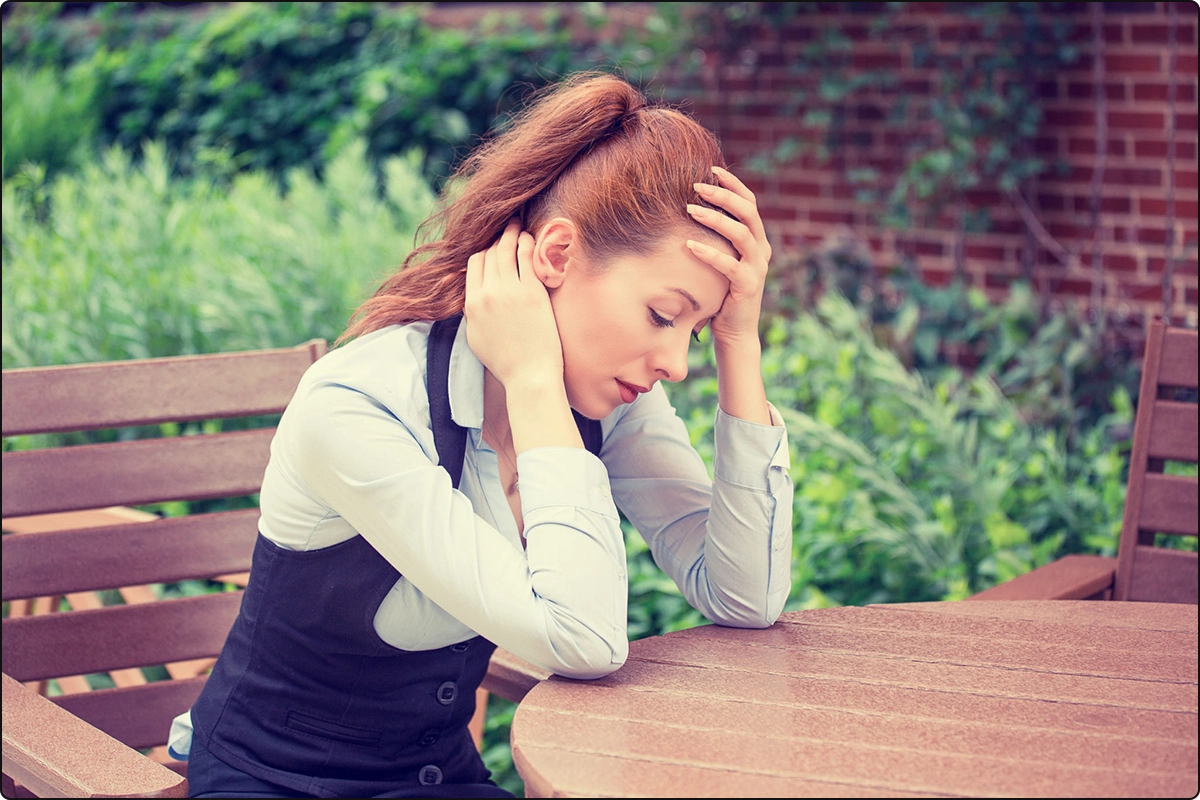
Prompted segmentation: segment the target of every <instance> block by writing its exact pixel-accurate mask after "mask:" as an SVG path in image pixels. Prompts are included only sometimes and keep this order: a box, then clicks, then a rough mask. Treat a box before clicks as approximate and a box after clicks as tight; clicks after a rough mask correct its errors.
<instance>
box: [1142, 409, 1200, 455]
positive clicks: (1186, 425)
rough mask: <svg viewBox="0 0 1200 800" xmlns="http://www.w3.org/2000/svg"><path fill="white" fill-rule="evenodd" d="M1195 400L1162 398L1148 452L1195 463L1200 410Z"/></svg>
mask: <svg viewBox="0 0 1200 800" xmlns="http://www.w3.org/2000/svg"><path fill="white" fill-rule="evenodd" d="M1196 408H1197V407H1196V404H1195V403H1178V402H1175V401H1173V400H1159V401H1158V402H1157V403H1156V404H1155V406H1154V421H1153V425H1152V426H1151V429H1150V444H1149V450H1148V452H1147V455H1148V456H1149V457H1150V458H1161V459H1166V460H1169V461H1190V462H1195V461H1196V456H1197V445H1196V441H1197V423H1196V420H1197V412H1196Z"/></svg>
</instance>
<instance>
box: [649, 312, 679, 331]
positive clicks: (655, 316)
mask: <svg viewBox="0 0 1200 800" xmlns="http://www.w3.org/2000/svg"><path fill="white" fill-rule="evenodd" d="M650 321H651V322H653V323H654V325H655V326H656V327H659V328H674V327H675V320H671V319H667V318H666V317H664V316H661V315H660V314H659V313H658V312H657V311H655V310H654V309H653V308H652V309H650Z"/></svg>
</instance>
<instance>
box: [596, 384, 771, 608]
mask: <svg viewBox="0 0 1200 800" xmlns="http://www.w3.org/2000/svg"><path fill="white" fill-rule="evenodd" d="M770 413H771V421H772V423H773V424H772V425H760V424H757V423H753V422H747V421H745V420H741V419H737V418H735V417H731V416H729V415H728V414H726V413H725V412H724V411H721V410H719V409H718V411H717V416H716V421H715V428H714V445H715V448H714V456H713V478H712V479H710V478H709V476H708V472H707V470H706V469H705V466H704V463H703V461H702V460H701V458H700V456H699V454H698V453H697V452H696V450H695V448H694V447H692V444H691V441H690V439H689V437H688V432H687V428H686V426H685V425H684V423H683V421H682V420H680V419H679V417H678V416H677V415H676V413H675V410H674V409H673V408H672V407H671V404H670V402H669V401H668V399H667V397H666V393H665V392H663V391H662V388H661V386H658V387H655V389H654V390H652V391H651V392H649V393H647V394H645V395H642V396H641V397H639V398H638V400H637V401H636V402H635V403H633V404H631V405H630V406H629V407H628V408H627V409H626V412H625V413H624V414H623V415H622V416H621V417H620V419H619V420H617V421H616V423H615V425H614V426H613V428H612V430H611V432H610V433H609V435H608V438H607V439H606V441H605V446H604V451H603V453H602V455H603V457H604V462H605V464H606V465H607V466H608V470H609V474H610V475H611V476H612V486H613V493H614V496H615V498H616V502H617V505H618V506H619V507H620V508H621V509H622V510H623V511H624V512H625V515H626V516H627V517H628V518H629V521H630V522H631V523H632V524H633V525H634V527H635V528H637V530H638V531H639V533H641V535H642V537H643V538H644V539H645V540H646V543H647V545H648V546H649V548H650V552H651V554H652V556H653V557H654V561H655V563H656V564H658V566H659V568H661V569H662V570H663V571H664V572H665V573H666V574H667V575H669V576H670V577H671V579H672V580H673V581H674V582H675V584H676V585H677V586H678V587H679V589H680V591H681V592H682V593H683V595H684V597H685V598H686V599H687V601H688V602H689V603H690V604H691V605H692V606H693V607H694V608H696V609H697V610H699V611H700V612H701V613H702V614H704V616H705V617H707V618H708V619H710V620H712V621H713V622H715V623H717V624H719V625H729V626H734V627H748V628H759V627H766V626H769V625H772V624H773V623H774V622H775V620H776V619H778V617H779V614H780V613H781V612H782V611H783V607H784V603H785V602H786V601H787V597H788V594H789V592H790V590H791V553H792V481H791V477H790V475H789V466H790V464H789V459H788V443H787V433H786V430H785V428H784V426H783V421H782V419H781V418H780V416H779V413H778V411H776V409H775V408H774V407H773V406H772V407H771V408H770Z"/></svg>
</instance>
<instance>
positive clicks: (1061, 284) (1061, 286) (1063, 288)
mask: <svg viewBox="0 0 1200 800" xmlns="http://www.w3.org/2000/svg"><path fill="white" fill-rule="evenodd" d="M1054 293H1055V294H1066V295H1075V296H1077V297H1088V296H1090V295H1091V293H1092V282H1091V281H1085V280H1082V279H1079V278H1064V279H1063V280H1060V281H1057V282H1056V283H1055V287H1054Z"/></svg>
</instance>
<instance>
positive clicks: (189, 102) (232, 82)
mask: <svg viewBox="0 0 1200 800" xmlns="http://www.w3.org/2000/svg"><path fill="white" fill-rule="evenodd" d="M56 5H61V4H22V5H20V6H19V7H17V8H16V9H15V10H14V11H13V13H12V14H11V17H10V19H8V20H7V21H6V22H5V26H4V45H3V47H4V64H5V70H6V73H7V70H8V69H9V68H10V65H23V66H25V67H26V68H30V69H50V70H59V71H61V70H66V69H70V70H72V71H81V72H83V73H85V74H87V75H90V76H92V78H93V80H94V82H95V84H96V85H97V86H99V87H100V91H99V92H98V93H97V95H96V98H95V108H94V111H95V114H96V115H97V120H96V121H97V125H98V133H99V139H100V142H101V144H102V145H110V144H117V145H121V146H122V147H123V148H125V149H127V150H129V151H131V152H136V151H137V149H138V148H139V147H140V146H141V143H142V142H143V141H144V140H147V139H152V140H161V141H163V142H164V143H165V144H166V146H167V150H168V153H169V155H170V156H171V158H172V163H173V164H174V166H175V168H176V169H177V170H178V171H179V172H180V173H181V174H184V175H190V174H194V173H195V172H196V170H201V169H207V170H208V171H209V172H214V171H215V173H216V174H218V175H225V176H228V175H229V174H232V173H234V172H236V171H239V170H267V171H269V172H271V173H272V174H274V175H276V176H280V177H282V176H283V175H284V174H285V173H286V172H287V170H289V169H292V168H294V167H302V168H304V169H306V170H309V171H312V172H315V173H316V174H317V175H321V174H322V171H323V169H324V165H325V163H326V162H327V161H328V160H329V159H330V158H332V157H334V156H335V155H336V154H337V153H338V152H339V151H340V150H341V149H342V148H343V147H344V146H346V144H347V143H349V142H351V141H355V140H357V139H360V138H362V139H365V140H366V142H367V153H368V154H369V156H370V158H371V159H372V161H373V162H375V161H377V160H378V159H380V158H383V157H385V156H388V155H395V154H398V153H401V152H407V151H409V150H412V149H417V150H420V151H421V152H422V153H423V154H424V155H423V164H422V168H423V172H424V174H425V175H426V177H427V178H429V179H431V180H432V181H433V182H434V184H435V185H440V181H441V180H442V179H443V178H444V177H445V176H446V175H448V174H449V171H450V169H451V168H452V166H453V165H454V164H455V163H456V162H457V160H458V158H459V157H461V156H462V155H465V153H466V152H467V151H468V150H469V149H470V147H471V146H473V145H474V144H475V142H476V141H477V139H478V138H479V137H482V136H483V135H484V134H485V133H486V132H487V131H488V130H489V128H491V127H492V126H493V124H494V123H496V122H497V120H498V119H499V120H501V124H502V120H503V119H504V118H505V116H506V115H507V114H508V113H509V112H510V111H512V110H513V109H514V108H515V107H517V106H519V105H520V103H521V102H522V101H523V100H524V98H525V97H526V96H527V95H528V94H529V92H530V91H532V90H535V89H537V88H540V87H542V86H544V85H545V84H547V83H550V82H552V81H553V80H555V79H557V78H559V77H561V76H563V75H565V74H567V73H569V72H572V71H575V70H578V69H581V68H593V67H606V65H607V67H608V68H611V67H612V66H613V65H622V64H627V65H629V66H631V67H633V68H634V69H636V67H637V65H638V64H639V63H643V62H646V61H648V60H651V59H652V58H655V57H657V56H658V55H659V54H656V53H652V52H650V51H648V50H647V49H646V47H645V46H644V45H641V44H638V43H637V42H634V41H630V42H624V41H622V42H616V43H613V42H609V43H607V44H605V43H596V44H595V45H593V46H590V47H581V46H579V45H578V44H577V43H576V42H575V41H574V40H573V38H572V37H573V32H572V31H573V29H572V21H573V20H578V19H580V18H582V19H583V20H584V22H585V23H587V24H598V23H599V22H600V21H601V19H602V16H603V10H602V9H599V8H596V7H595V6H596V5H597V4H583V7H582V8H580V9H576V10H575V12H574V13H573V14H572V15H570V16H568V15H566V14H564V13H563V12H562V10H561V9H560V8H559V7H557V6H553V5H548V6H547V7H546V8H545V10H544V11H543V12H541V15H540V16H541V19H540V24H538V25H534V26H530V25H529V24H527V23H526V22H524V21H523V20H521V19H520V18H518V17H517V16H516V15H515V14H508V15H504V14H500V13H497V12H491V13H488V14H485V15H484V17H483V19H482V21H481V23H480V24H479V25H478V26H476V27H474V28H472V29H470V30H459V29H453V28H435V27H433V26H431V25H429V24H427V23H426V22H425V21H424V14H425V10H426V9H425V7H424V6H425V5H426V4H419V3H415V4H397V5H393V6H383V5H381V4H376V3H231V4H227V5H215V4H214V5H212V6H205V7H202V8H199V9H193V10H191V13H182V12H180V11H176V10H171V9H165V8H155V9H148V10H147V9H138V8H135V7H132V6H133V5H135V4H130V5H126V4H120V3H101V4H96V8H95V10H94V11H93V12H92V13H91V14H89V15H87V16H81V17H79V18H77V19H74V20H70V19H67V20H64V19H60V18H58V16H57V15H58V11H57V10H56V9H55V8H54V6H56ZM659 44H660V45H663V43H662V42H660V43H659ZM663 46H665V45H663ZM5 126H6V129H7V126H8V110H7V106H6V110H5ZM6 137H7V132H6ZM22 155H24V154H22Z"/></svg>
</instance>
